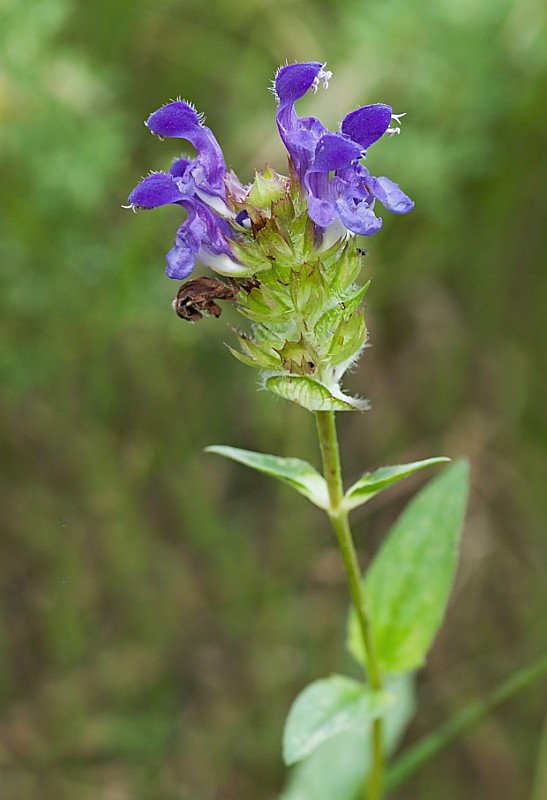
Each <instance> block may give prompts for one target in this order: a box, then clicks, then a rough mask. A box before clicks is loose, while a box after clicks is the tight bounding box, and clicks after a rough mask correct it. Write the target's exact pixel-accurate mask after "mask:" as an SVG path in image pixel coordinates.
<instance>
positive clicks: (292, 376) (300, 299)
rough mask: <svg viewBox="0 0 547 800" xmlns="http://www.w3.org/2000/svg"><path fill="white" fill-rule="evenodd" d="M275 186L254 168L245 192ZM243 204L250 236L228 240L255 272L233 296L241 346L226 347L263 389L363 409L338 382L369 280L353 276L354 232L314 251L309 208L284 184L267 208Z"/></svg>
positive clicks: (361, 337)
mask: <svg viewBox="0 0 547 800" xmlns="http://www.w3.org/2000/svg"><path fill="white" fill-rule="evenodd" d="M279 191H280V183H279V182H276V181H274V180H273V179H272V178H271V176H270V174H269V173H268V175H267V176H260V175H257V178H256V180H255V184H254V186H253V189H252V190H251V191H250V193H249V198H251V197H257V198H260V199H262V198H264V196H268V192H275V193H277V194H278V193H279ZM245 209H246V211H247V213H248V214H249V217H250V219H251V222H252V225H253V230H254V237H253V239H252V240H248V241H247V242H245V243H239V244H234V245H233V248H234V252H235V254H236V255H237V258H238V259H239V260H240V262H241V263H242V264H243V265H245V266H247V267H248V268H249V270H252V271H253V273H254V275H255V277H254V279H253V281H252V282H251V283H250V285H245V282H242V286H243V288H242V290H241V291H240V292H239V294H238V297H237V305H238V310H239V312H240V313H241V314H242V315H243V316H244V317H245V318H246V319H247V320H249V321H250V322H251V332H250V333H248V332H243V331H238V332H237V335H238V339H239V345H240V352H237V351H235V350H234V349H232V348H230V351H231V352H232V353H233V355H234V356H236V358H238V359H239V360H241V361H243V362H244V363H245V364H248V365H250V366H254V367H256V368H257V369H259V370H260V371H261V378H262V383H263V385H264V387H265V388H266V389H269V390H270V391H272V392H274V393H275V394H277V395H279V396H281V397H284V398H285V399H287V400H292V401H293V402H295V403H298V404H299V405H301V406H304V408H307V409H309V410H310V411H354V410H364V409H366V408H367V403H366V401H364V400H361V399H359V398H354V397H349V396H347V395H345V394H344V393H343V391H342V389H341V387H340V381H341V379H342V376H343V375H344V373H345V372H346V370H347V369H348V368H349V367H350V366H351V365H352V364H354V363H355V362H356V360H357V359H358V357H359V354H360V352H361V350H362V349H363V347H364V345H365V341H366V337H367V330H366V326H365V321H364V312H363V306H362V301H363V298H364V296H365V293H366V291H367V288H368V284H366V285H365V286H359V285H357V284H356V283H355V281H356V279H357V277H358V275H359V272H360V269H361V261H362V255H361V252H360V251H359V249H358V248H357V246H356V243H355V237H351V238H348V237H346V236H345V235H343V236H341V237H340V238H339V239H338V240H337V241H336V242H335V243H334V244H333V245H331V246H330V247H329V248H328V249H321V250H320V251H318V250H317V248H316V242H315V239H314V236H315V234H314V226H313V224H311V223H310V220H309V218H308V214H307V211H306V209H305V207H304V205H303V203H302V201H301V200H300V199H299V198H298V197H295V196H294V195H293V196H291V194H290V191H289V189H288V188H286V190H285V194H284V196H283V197H281V198H279V199H277V200H276V201H274V202H272V203H270V205H269V207H268V208H267V209H264V208H262V209H260V208H258V207H251V206H250V205H249V204H248V205H246V206H245Z"/></svg>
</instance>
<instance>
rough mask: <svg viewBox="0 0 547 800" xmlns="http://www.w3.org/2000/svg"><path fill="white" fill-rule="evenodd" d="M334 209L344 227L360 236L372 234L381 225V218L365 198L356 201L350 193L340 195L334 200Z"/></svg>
mask: <svg viewBox="0 0 547 800" xmlns="http://www.w3.org/2000/svg"><path fill="white" fill-rule="evenodd" d="M336 210H337V211H338V215H339V217H340V219H341V220H342V222H343V224H344V225H345V227H346V228H347V229H348V230H349V231H352V232H353V233H359V234H361V236H372V234H373V233H376V231H379V230H380V228H381V227H382V220H381V219H380V218H379V217H377V216H376V214H375V213H374V211H373V210H372V208H371V206H370V205H369V204H368V203H367V201H366V200H357V202H356V201H355V198H353V197H352V196H351V195H349V194H346V195H342V197H339V198H338V200H337V201H336Z"/></svg>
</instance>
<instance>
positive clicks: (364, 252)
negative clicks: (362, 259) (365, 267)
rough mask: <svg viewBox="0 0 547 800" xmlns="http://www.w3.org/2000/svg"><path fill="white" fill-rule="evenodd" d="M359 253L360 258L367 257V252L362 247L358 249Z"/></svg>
mask: <svg viewBox="0 0 547 800" xmlns="http://www.w3.org/2000/svg"><path fill="white" fill-rule="evenodd" d="M357 252H358V253H359V255H360V256H366V254H367V251H366V250H363V248H362V247H358V248H357Z"/></svg>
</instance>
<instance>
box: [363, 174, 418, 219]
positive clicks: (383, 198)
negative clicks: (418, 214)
mask: <svg viewBox="0 0 547 800" xmlns="http://www.w3.org/2000/svg"><path fill="white" fill-rule="evenodd" d="M367 184H368V187H369V188H370V191H371V192H372V194H373V195H374V197H377V198H378V200H379V201H380V203H381V204H382V205H383V206H384V207H385V208H387V210H388V211H391V212H392V213H393V214H408V212H409V211H412V209H413V208H414V202H413V201H412V200H411V199H410V197H408V195H406V194H405V193H404V192H403V190H402V189H401V188H400V187H399V185H398V184H397V183H394V182H393V181H392V180H390V179H389V178H385V177H381V178H373V177H372V176H371V177H370V178H368V180H367Z"/></svg>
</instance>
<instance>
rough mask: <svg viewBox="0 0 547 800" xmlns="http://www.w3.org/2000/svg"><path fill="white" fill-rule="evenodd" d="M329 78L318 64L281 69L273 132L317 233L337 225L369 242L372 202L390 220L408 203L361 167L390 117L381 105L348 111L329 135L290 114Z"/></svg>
mask: <svg viewBox="0 0 547 800" xmlns="http://www.w3.org/2000/svg"><path fill="white" fill-rule="evenodd" d="M331 75H332V73H330V72H328V71H325V69H324V65H323V64H320V63H319V62H317V61H312V62H308V63H303V64H289V65H287V66H285V67H281V68H280V69H279V70H278V72H277V75H276V76H275V80H274V92H275V95H276V98H277V103H278V108H277V114H276V119H277V127H278V129H279V134H280V136H281V139H282V140H283V143H284V144H285V147H286V148H287V151H288V153H289V157H290V160H291V162H292V164H293V167H294V171H295V173H296V175H297V176H298V179H299V181H300V186H301V189H302V191H304V192H305V193H306V194H307V198H308V213H309V215H310V218H311V219H312V220H313V221H314V222H315V224H316V225H317V226H318V227H319V228H321V229H327V228H329V226H331V225H332V224H333V223H335V222H338V221H339V222H341V223H342V224H343V226H344V227H345V228H346V229H347V230H348V231H351V232H352V233H358V234H362V235H365V236H369V235H371V234H373V233H376V231H377V230H379V228H381V226H382V220H381V219H380V218H378V217H377V216H376V215H375V214H374V211H373V208H374V203H375V200H379V201H380V203H382V205H383V206H385V208H387V209H388V210H389V211H392V212H393V213H394V214H406V213H407V212H408V211H410V210H411V209H412V208H413V207H414V203H413V202H412V200H411V199H410V198H409V197H407V195H406V194H405V193H404V192H403V191H402V190H401V189H400V188H399V186H398V185H397V184H396V183H394V182H393V181H391V180H389V178H385V177H381V178H374V177H372V176H371V175H370V173H369V172H368V170H367V169H366V168H365V167H364V166H363V165H362V164H361V163H360V159H362V158H363V157H364V156H365V154H366V151H367V149H368V148H369V147H370V145H372V144H374V142H376V141H378V139H380V138H381V137H382V136H383V135H384V134H388V135H392V134H393V133H398V132H399V129H398V128H390V123H391V120H392V118H394V119H397V118H398V117H397V115H393V113H392V109H391V107H390V106H388V105H385V104H384V103H375V104H374V105H368V106H362V107H361V108H357V109H355V111H351V112H350V113H349V114H348V115H347V116H346V117H344V119H343V120H342V124H341V126H340V132H335V133H333V132H330V131H328V130H327V129H326V128H325V127H324V126H323V124H322V123H321V122H320V121H319V120H318V119H316V118H315V117H300V116H298V114H297V113H296V111H295V109H294V104H295V102H296V101H297V100H299V99H300V98H301V97H303V96H304V95H305V94H306V92H307V91H308V90H309V89H312V90H313V91H316V90H317V87H318V86H319V84H320V83H323V86H324V87H325V88H326V87H327V85H328V81H329V79H330V78H331Z"/></svg>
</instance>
